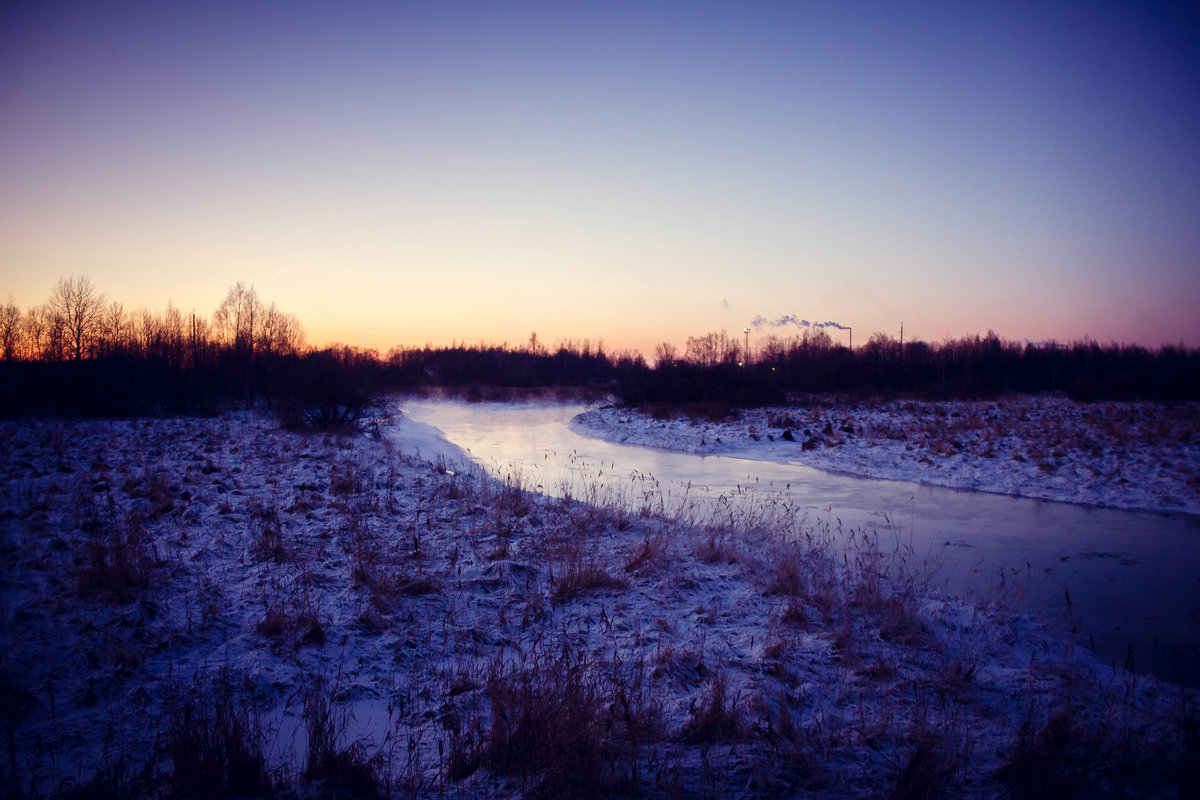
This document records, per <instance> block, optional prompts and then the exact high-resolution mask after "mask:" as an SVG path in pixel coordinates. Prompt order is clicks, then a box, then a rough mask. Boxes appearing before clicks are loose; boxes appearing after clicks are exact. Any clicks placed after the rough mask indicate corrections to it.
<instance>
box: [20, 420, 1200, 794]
mask: <svg viewBox="0 0 1200 800" xmlns="http://www.w3.org/2000/svg"><path fill="white" fill-rule="evenodd" d="M396 430H397V428H395V427H386V428H385V429H384V432H383V433H384V435H383V438H382V439H379V440H373V439H366V438H363V437H358V436H332V435H304V434H298V433H289V432H286V431H283V430H281V429H280V428H279V426H278V425H277V424H276V423H275V422H274V420H272V419H270V418H268V417H264V416H259V415H256V414H250V413H242V414H231V415H226V416H223V417H218V418H214V419H145V420H103V421H44V420H32V421H30V420H24V421H5V422H2V423H0V448H2V449H3V451H4V452H5V453H6V458H5V459H4V460H3V461H4V463H3V466H2V467H0V497H2V498H3V513H2V514H0V532H2V537H3V538H2V540H0V541H2V543H3V547H2V549H0V577H2V578H3V580H2V588H0V597H2V599H3V605H2V613H3V618H2V623H3V624H2V625H0V654H2V655H0V679H2V683H3V692H4V698H5V701H6V702H5V724H6V725H7V726H9V727H10V729H11V731H12V734H13V742H14V745H15V750H14V753H13V761H12V762H11V763H13V764H15V765H16V769H15V772H13V771H10V768H9V766H8V765H7V764H6V765H5V767H4V769H5V773H4V782H5V785H6V787H9V794H10V795H11V796H16V795H18V794H39V795H41V796H46V795H52V794H57V795H59V796H64V797H66V796H72V795H75V794H77V793H78V794H80V795H82V794H83V793H85V792H87V791H91V792H103V791H107V792H109V794H117V795H119V796H134V797H136V796H142V797H151V796H162V795H163V794H181V793H188V792H191V793H195V791H196V789H195V787H196V786H198V785H205V786H208V787H209V789H208V791H211V792H214V793H215V792H217V791H218V790H220V791H227V792H232V793H234V794H238V795H242V796H258V795H265V794H266V793H267V792H268V791H269V790H271V789H276V790H283V791H287V792H293V791H294V792H299V793H300V794H301V795H302V796H323V794H322V793H325V794H327V793H329V792H331V791H332V790H333V788H334V787H335V786H336V787H341V788H342V790H343V791H347V790H348V791H351V792H353V793H354V794H355V795H357V796H360V797H370V796H375V795H381V794H384V793H385V792H386V793H389V794H391V795H402V796H418V797H425V796H428V797H433V796H446V795H448V796H473V797H480V796H515V795H521V794H527V793H530V794H532V793H535V792H540V793H541V794H542V795H543V796H545V795H564V794H576V795H579V794H585V795H586V794H612V793H617V792H624V793H628V794H633V795H651V796H721V795H725V794H729V793H732V792H734V791H737V792H739V793H740V794H742V795H743V796H752V797H753V796H764V797H765V796H775V795H777V794H779V793H785V794H787V793H808V794H812V795H816V796H831V797H832V796H837V797H846V796H859V797H867V796H879V795H881V794H888V793H892V792H895V793H897V794H899V795H900V796H924V795H926V794H928V793H929V792H931V791H934V790H938V791H941V792H944V793H946V794H952V795H958V796H965V797H991V796H995V795H996V794H998V793H1001V792H1003V791H1013V792H1015V793H1018V794H1019V793H1021V792H1027V791H1029V790H1030V789H1032V788H1034V787H1035V786H1036V787H1039V788H1041V787H1044V786H1046V785H1052V786H1056V787H1060V788H1063V789H1064V791H1074V792H1076V793H1090V794H1096V793H1106V792H1108V793H1111V792H1114V791H1117V790H1121V791H1124V792H1125V793H1126V795H1127V796H1139V795H1143V796H1160V795H1162V794H1164V793H1168V792H1169V791H1173V787H1174V786H1175V785H1177V784H1180V782H1181V781H1186V780H1191V779H1194V777H1195V769H1196V758H1197V755H1198V754H1197V752H1196V743H1195V742H1194V741H1193V740H1192V739H1189V738H1188V737H1187V736H1186V735H1185V732H1186V731H1187V730H1194V729H1195V728H1194V726H1195V725H1196V724H1197V719H1196V709H1195V708H1194V705H1193V704H1192V701H1191V700H1190V699H1189V695H1188V694H1187V693H1185V692H1184V691H1182V690H1181V689H1179V687H1176V686H1173V685H1171V684H1168V683H1164V682H1161V681H1158V680H1156V679H1154V678H1153V677H1150V676H1142V675H1136V674H1131V673H1125V672H1123V671H1121V670H1119V669H1118V670H1113V669H1111V668H1110V667H1108V666H1105V665H1102V664H1098V663H1097V662H1096V661H1095V659H1094V658H1093V657H1092V656H1091V654H1090V653H1088V652H1087V651H1086V650H1085V649H1084V648H1083V647H1080V646H1077V644H1076V643H1074V642H1072V641H1069V640H1066V639H1063V638H1061V637H1058V636H1056V635H1053V634H1051V633H1049V632H1048V631H1047V630H1046V628H1045V627H1044V626H1042V625H1041V624H1039V623H1038V621H1037V620H1034V619H1031V618H1029V617H1026V616H1022V615H1019V614H1015V613H1013V612H1011V611H1010V610H1008V609H1007V608H1005V607H1004V606H1003V605H1000V604H998V603H994V602H993V603H981V602H966V601H963V600H960V599H957V598H955V597H951V596H946V595H943V594H939V593H937V592H934V591H931V590H930V589H928V587H927V586H926V585H925V584H924V582H923V580H922V576H921V575H920V574H919V573H918V572H915V571H907V570H900V571H897V570H895V568H894V562H892V561H891V560H889V559H886V558H885V556H886V555H889V554H884V553H881V552H879V548H878V545H877V543H876V542H874V541H872V540H871V539H870V538H869V537H865V536H864V537H862V538H861V539H859V540H857V541H855V542H853V548H852V550H851V557H849V558H845V559H843V558H841V557H837V558H835V557H831V555H830V549H829V547H828V542H827V541H826V540H824V539H823V537H822V534H821V532H820V531H816V530H809V531H792V532H788V535H780V532H778V531H768V530H760V529H754V528H751V529H748V530H747V529H744V528H742V527H740V526H738V525H737V524H735V522H736V521H733V520H729V521H725V522H722V523H720V524H716V523H714V524H709V525H683V524H681V523H679V522H676V521H674V520H671V519H664V518H659V517H654V516H642V515H636V514H629V513H622V512H615V511H604V510H600V509H597V508H594V507H591V506H588V505H585V504H582V503H579V502H576V501H571V500H562V499H551V498H546V497H543V496H541V495H538V494H534V493H531V492H529V491H526V488H527V487H524V486H522V485H521V484H520V481H519V479H518V478H513V479H511V480H509V481H507V482H505V481H497V480H495V479H491V478H487V477H486V476H484V475H483V474H482V473H481V472H476V471H475V470H472V469H468V470H465V471H461V470H460V469H459V467H458V466H457V465H455V466H454V467H453V468H448V467H447V465H446V464H445V463H440V462H439V463H430V462H428V461H422V460H420V459H418V458H416V457H414V456H413V455H412V453H414V452H416V450H417V449H420V448H419V447H418V446H417V445H416V444H414V443H411V442H407V441H405V440H404V439H403V438H402V437H400V436H398V435H397V434H396ZM885 565H886V566H885ZM1189 726H1190V727H1189ZM234 766H236V767H237V768H238V769H237V770H234V769H233V767H234ZM1189 770H1191V772H1189ZM235 774H236V775H237V776H240V777H239V778H238V780H240V781H242V782H240V783H238V784H237V785H236V786H235V785H232V781H233V780H234V777H233V776H234V775H235ZM205 780H207V781H209V783H207V784H202V783H201V781H205ZM214 787H215V788H214Z"/></svg>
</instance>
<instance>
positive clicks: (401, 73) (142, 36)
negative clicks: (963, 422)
mask: <svg viewBox="0 0 1200 800" xmlns="http://www.w3.org/2000/svg"><path fill="white" fill-rule="evenodd" d="M80 273H85V274H87V275H89V276H91V278H92V280H93V282H94V283H95V284H96V285H97V286H98V287H99V288H100V289H101V290H102V291H104V292H106V293H107V294H108V295H109V297H111V298H113V299H117V300H121V301H122V302H124V303H125V305H126V307H127V308H128V309H136V308H137V307H139V306H146V307H149V308H152V309H153V308H161V307H162V306H164V305H165V304H166V302H167V301H168V300H170V301H172V302H174V303H175V304H176V305H178V306H181V307H183V308H184V309H188V310H190V309H193V308H194V309H196V310H197V311H200V312H203V313H210V312H211V311H212V310H213V309H214V308H215V307H216V306H217V304H218V303H219V302H220V299H221V297H222V296H223V295H224V293H225V291H226V289H227V288H228V287H229V286H230V285H231V284H232V283H234V282H235V281H238V280H243V281H246V282H247V283H251V284H253V285H255V286H256V287H257V289H258V291H259V293H260V295H261V296H263V297H264V298H266V299H269V300H275V301H276V302H278V304H279V305H280V307H282V308H284V309H285V310H287V311H290V312H292V313H294V314H296V316H297V317H299V318H300V319H301V321H302V322H304V323H305V324H306V326H307V328H308V333H309V338H310V340H311V341H313V342H317V343H321V342H327V341H331V340H334V341H343V342H348V343H352V344H361V345H367V346H372V347H379V348H382V349H385V350H386V348H387V347H389V346H391V345H393V344H408V345H413V344H424V343H426V342H430V343H433V344H434V345H443V344H449V343H450V342H452V341H454V340H464V339H465V340H466V341H468V342H475V341H479V340H488V341H496V342H499V341H509V342H519V341H524V340H526V339H527V338H528V336H529V333H530V332H531V331H537V333H538V335H539V338H540V339H542V340H543V341H546V342H549V343H553V342H554V341H556V340H559V339H566V338H575V339H582V338H591V339H593V340H595V339H601V338H602V339H604V340H605V342H606V343H607V344H608V345H609V346H610V347H637V348H640V349H643V350H646V351H647V352H648V351H649V350H650V349H651V348H652V347H653V345H654V343H656V342H659V341H672V342H674V343H676V344H677V345H681V344H682V343H683V340H684V339H685V338H686V337H687V336H688V335H696V334H702V333H705V332H707V331H710V330H718V329H721V328H725V329H727V330H729V331H730V332H731V333H733V332H739V333H740V331H741V329H742V328H743V327H745V326H747V325H749V324H750V323H751V321H752V320H753V319H755V318H756V317H759V316H762V317H765V318H767V319H777V318H779V317H782V316H783V315H786V314H794V315H796V316H798V317H801V318H808V319H814V320H815V319H820V320H834V321H838V322H840V323H842V324H846V325H851V326H853V327H854V330H855V333H856V335H855V340H856V342H857V341H860V338H859V337H860V336H861V337H862V338H861V341H865V340H866V337H867V336H868V335H869V334H870V333H871V332H872V331H876V330H881V331H886V332H888V333H891V334H892V335H895V334H896V333H897V332H898V330H899V326H900V323H901V321H903V322H904V326H905V335H906V337H908V336H913V337H920V338H924V339H927V340H939V339H941V338H943V337H946V336H961V335H964V334H974V333H984V332H986V331H987V330H988V329H994V330H995V331H997V332H998V333H1000V334H1001V336H1004V337H1006V338H1011V339H1018V340H1019V339H1025V338H1028V339H1032V340H1044V339H1058V340H1060V341H1071V340H1075V339H1079V338H1082V337H1083V336H1084V335H1089V336H1091V337H1092V338H1094V339H1099V340H1100V341H1109V340H1118V341H1125V342H1137V343H1141V344H1146V345H1150V346H1157V345H1159V344H1162V343H1175V342H1180V341H1183V342H1185V343H1187V344H1189V345H1191V346H1200V313H1197V310H1196V306H1197V300H1198V299H1200V10H1197V9H1196V7H1195V5H1194V4H1193V5H1192V6H1191V7H1190V8H1189V6H1188V5H1187V4H1178V5H1171V4H1147V3H1107V2H1095V3H1046V2H1038V3H1027V4H1026V3H963V2H952V3H951V2H948V3H919V4H899V3H853V2H850V3H843V2H838V3H785V2H778V3H737V4H734V3H702V2H688V3H682V2H681V3H647V2H635V3H581V4H571V3H564V2H558V3H456V2H443V3H428V4H425V3H419V4H418V3H384V2H336V3H273V2H253V1H248V2H205V3H191V2H171V3H162V2H153V3H104V2H91V3H17V4H11V3H10V4H6V5H5V6H4V7H3V9H0V278H2V280H0V292H2V293H3V294H4V295H5V297H0V300H2V299H7V297H8V296H11V298H12V299H13V300H14V302H16V303H18V304H19V305H21V306H23V307H26V306H29V305H33V304H35V303H40V302H42V301H43V300H45V299H46V297H48V295H49V292H50V289H51V287H52V286H53V284H54V283H55V281H56V280H57V279H58V278H59V277H60V276H64V275H70V274H80ZM769 332H770V331H769V330H767V329H763V330H760V331H756V332H755V333H754V334H752V339H753V338H755V337H757V336H762V335H766V334H767V333H769ZM778 332H780V333H787V332H789V331H787V330H786V329H779V331H778ZM752 345H753V341H752Z"/></svg>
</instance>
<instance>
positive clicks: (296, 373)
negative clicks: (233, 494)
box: [0, 276, 1200, 427]
mask: <svg viewBox="0 0 1200 800" xmlns="http://www.w3.org/2000/svg"><path fill="white" fill-rule="evenodd" d="M745 343H748V342H747V340H745V339H739V338H738V337H736V336H729V335H728V334H726V333H725V332H724V331H718V332H710V333H707V334H704V335H700V336H692V337H688V339H687V342H686V346H685V347H684V349H683V352H682V354H680V353H679V351H678V350H677V349H676V347H675V346H674V345H673V344H671V343H669V342H663V343H661V344H659V345H658V346H657V347H656V348H655V351H654V363H653V364H650V363H647V362H646V360H645V359H644V358H643V357H642V355H641V354H640V353H637V352H633V351H623V352H615V353H614V352H609V351H606V349H605V347H604V344H603V342H590V341H587V340H584V341H582V342H575V341H567V342H563V343H560V344H558V345H556V346H553V347H548V346H546V345H545V344H544V343H542V342H541V341H539V340H538V338H537V335H536V334H533V335H531V336H530V339H529V341H528V342H526V343H522V344H520V345H515V346H512V345H508V344H502V345H491V344H482V343H481V344H478V345H467V344H465V343H464V344H454V345H452V346H450V347H441V348H433V347H430V346H428V345H427V346H425V347H395V348H393V349H392V350H391V351H389V352H388V353H387V354H386V355H385V356H381V355H380V354H379V353H378V352H376V351H374V350H367V349H362V348H354V347H349V346H345V345H334V346H330V347H325V348H319V349H318V348H312V347H309V346H308V345H307V343H306V341H305V336H304V329H303V326H302V325H301V324H300V323H299V321H298V320H297V319H296V318H295V317H294V316H293V315H291V314H288V313H286V312H284V311H282V310H280V309H279V308H278V307H277V306H276V304H275V303H274V302H264V301H262V300H261V299H260V298H259V296H258V294H257V292H256V291H255V289H254V287H252V286H246V285H245V284H244V283H241V282H239V283H236V284H234V285H233V286H232V287H230V288H229V290H228V292H227V293H226V295H225V297H224V298H223V299H222V301H221V302H220V304H219V305H218V306H217V308H216V309H215V310H214V311H213V312H212V313H211V314H210V315H208V316H204V315H197V314H195V313H185V312H183V311H182V310H180V309H179V308H177V307H175V306H173V305H171V304H170V303H168V304H167V307H166V309H165V310H163V311H150V310H147V309H144V308H143V309H138V310H136V311H127V310H126V309H125V308H124V306H123V305H122V304H121V303H119V302H117V301H115V300H109V299H108V298H106V297H105V296H104V295H103V294H102V293H101V292H99V291H98V290H97V289H96V287H95V286H94V285H93V284H92V282H91V280H90V279H88V278H87V277H86V276H78V277H76V276H72V277H67V278H62V279H60V280H59V281H58V283H57V284H56V285H55V286H54V288H53V290H52V291H51V294H50V297H49V299H48V300H47V301H46V302H45V303H42V304H40V305H37V306H34V307H31V308H28V309H25V310H22V309H20V308H18V307H17V306H16V305H15V304H13V302H12V301H11V300H10V301H9V302H8V303H6V304H4V305H2V306H0V356H2V360H0V414H6V415H14V414H31V413H46V412H57V413H68V414H141V413H212V412H215V411H217V410H220V409H222V408H227V407H230V406H232V405H250V404H253V403H257V402H261V403H265V404H266V405H268V406H269V407H271V408H273V409H275V410H277V411H278V413H279V414H280V416H281V417H283V419H284V421H285V422H287V423H288V424H295V425H310V426H315V427H330V426H337V425H351V424H357V423H358V422H359V421H361V419H362V417H363V415H364V414H365V413H366V412H367V410H368V409H369V408H370V407H371V404H372V401H373V398H375V397H377V396H378V395H379V394H381V393H382V392H385V391H390V390H405V389H420V388H425V387H444V388H448V389H452V390H456V391H459V392H460V393H462V394H465V395H467V396H468V397H484V396H486V395H487V392H485V391H484V390H483V389H484V387H509V388H513V389H518V388H538V387H578V388H587V389H590V390H593V391H598V392H606V393H610V394H613V395H615V396H616V397H618V398H619V399H620V400H621V401H622V402H625V403H628V404H654V405H686V404H708V405H712V406H716V407H719V408H732V407H746V406H755V405H766V404H771V403H780V402H785V401H786V400H787V399H788V398H789V396H792V397H794V396H796V395H813V394H841V395H849V396H859V397H866V396H897V395H905V396H921V397H925V398H930V399H938V398H947V399H949V398H984V397H993V396H996V395H998V394H1001V393H1004V392H1022V393H1039V392H1060V393H1065V394H1067V395H1069V396H1071V397H1073V398H1075V399H1078V400H1084V401H1088V400H1098V399H1132V398H1145V399H1156V400H1200V350H1196V349H1194V348H1186V347H1184V346H1183V345H1179V346H1164V347H1161V348H1159V349H1158V350H1150V349H1148V348H1145V347H1140V346H1135V345H1122V344H1116V343H1113V344H1108V345H1101V344H1099V343H1097V342H1094V341H1090V340H1085V341H1081V342H1074V343H1072V344H1069V345H1058V344H1053V343H1050V344H1047V343H1042V344H1031V343H1027V342H1026V343H1021V342H1013V341H1005V340H1002V339H1001V338H1000V337H999V336H997V335H996V334H995V333H993V332H991V331H989V332H988V334H987V335H986V336H975V337H964V338H961V339H953V340H947V341H944V342H940V343H927V342H923V341H919V340H915V341H898V340H896V339H894V338H892V337H890V336H888V335H886V334H882V333H876V334H873V335H872V336H871V337H870V338H869V339H868V340H867V342H866V343H865V344H863V345H860V346H859V347H857V348H855V349H854V350H851V349H850V348H849V347H846V346H843V345H841V344H836V343H834V341H833V340H832V338H831V337H830V336H829V334H828V333H827V332H826V331H825V330H823V329H811V330H806V331H804V332H803V333H802V334H798V335H795V336H792V337H786V338H784V337H778V336H767V337H765V338H763V339H760V340H756V341H755V343H754V344H755V347H754V348H753V349H752V351H750V352H747V351H746V346H745Z"/></svg>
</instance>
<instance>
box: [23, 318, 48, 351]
mask: <svg viewBox="0 0 1200 800" xmlns="http://www.w3.org/2000/svg"><path fill="white" fill-rule="evenodd" d="M21 327H22V328H23V329H24V334H25V357H26V358H27V359H29V360H30V361H37V360H38V359H40V358H43V357H44V356H45V351H44V348H45V346H46V307H45V306H32V307H31V308H29V309H27V310H26V311H25V318H24V319H23V320H21Z"/></svg>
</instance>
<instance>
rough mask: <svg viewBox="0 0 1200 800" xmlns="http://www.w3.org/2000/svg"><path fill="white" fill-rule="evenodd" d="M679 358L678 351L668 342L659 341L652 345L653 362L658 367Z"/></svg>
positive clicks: (668, 364)
mask: <svg viewBox="0 0 1200 800" xmlns="http://www.w3.org/2000/svg"><path fill="white" fill-rule="evenodd" d="M678 359H679V351H677V350H676V349H675V345H673V344H671V343H670V342H659V343H658V344H656V345H654V363H655V365H656V366H659V367H666V366H670V365H671V364H674V363H675V362H676V361H677V360H678Z"/></svg>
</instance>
